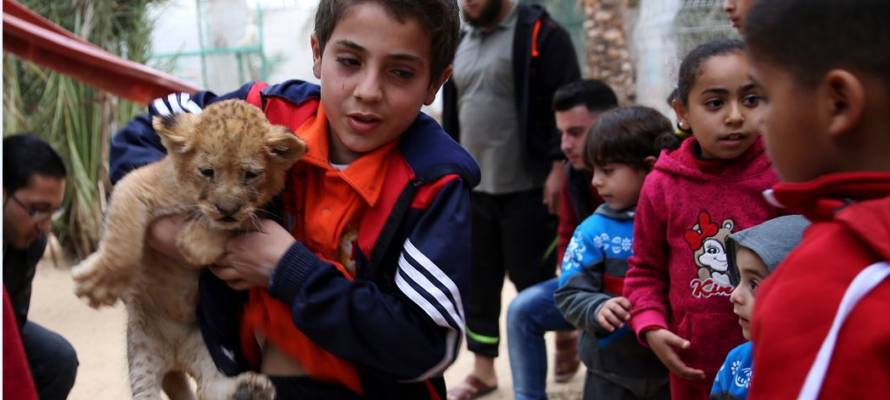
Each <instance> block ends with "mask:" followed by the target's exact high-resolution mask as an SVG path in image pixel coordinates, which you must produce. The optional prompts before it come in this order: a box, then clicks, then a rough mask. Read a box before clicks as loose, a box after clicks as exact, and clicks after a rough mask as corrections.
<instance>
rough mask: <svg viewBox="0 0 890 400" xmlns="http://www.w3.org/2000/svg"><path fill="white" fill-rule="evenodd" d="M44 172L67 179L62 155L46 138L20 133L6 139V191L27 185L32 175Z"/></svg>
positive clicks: (4, 168) (4, 173)
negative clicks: (45, 140)
mask: <svg viewBox="0 0 890 400" xmlns="http://www.w3.org/2000/svg"><path fill="white" fill-rule="evenodd" d="M34 175H43V176H48V177H51V178H58V179H65V176H66V175H67V173H66V171H65V163H64V162H62V157H59V154H58V153H56V151H55V150H53V148H52V147H50V145H49V144H48V143H46V142H44V141H43V139H40V138H39V137H37V136H36V135H33V134H30V133H20V134H14V135H11V136H7V137H6V138H5V139H3V190H5V191H6V194H7V195H10V196H11V195H12V194H13V193H15V192H16V191H17V190H19V189H21V188H23V187H26V186H28V184H29V182H30V181H31V177H32V176H34Z"/></svg>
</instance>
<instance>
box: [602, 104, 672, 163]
mask: <svg viewBox="0 0 890 400" xmlns="http://www.w3.org/2000/svg"><path fill="white" fill-rule="evenodd" d="M679 144H680V138H678V137H677V136H676V135H675V134H674V130H673V128H672V127H671V121H670V120H669V119H667V117H665V116H664V115H662V114H661V113H660V112H658V111H656V110H655V109H652V108H649V107H644V106H627V107H619V108H616V109H614V110H611V111H608V112H606V113H604V114H603V115H601V116H600V117H599V120H597V122H596V124H594V125H593V128H591V131H590V134H589V135H587V142H586V143H585V144H584V164H585V165H587V167H588V168H591V169H592V167H593V166H603V165H606V164H609V163H619V164H627V165H630V166H631V167H633V168H636V169H638V170H644V171H647V170H649V169H650V167H651V165H650V164H649V163H648V162H646V157H650V156H651V157H658V154H659V153H661V150H662V149H675V148H677V146H678V145H679Z"/></svg>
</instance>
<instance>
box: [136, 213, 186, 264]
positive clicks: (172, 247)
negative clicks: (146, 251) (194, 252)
mask: <svg viewBox="0 0 890 400" xmlns="http://www.w3.org/2000/svg"><path fill="white" fill-rule="evenodd" d="M184 225H185V216H184V215H180V214H176V215H170V216H167V217H163V218H159V219H157V220H155V221H154V222H152V223H151V225H149V226H148V232H147V233H146V235H145V241H146V244H148V246H149V247H151V248H152V249H154V250H155V251H157V252H158V253H161V254H163V255H165V256H167V257H170V258H172V259H173V260H175V261H176V262H178V263H180V264H186V263H187V262H186V260H185V258H184V257H183V256H182V254H181V253H180V252H179V248H178V247H176V236H177V235H178V234H179V231H181V230H182V228H183V226H184Z"/></svg>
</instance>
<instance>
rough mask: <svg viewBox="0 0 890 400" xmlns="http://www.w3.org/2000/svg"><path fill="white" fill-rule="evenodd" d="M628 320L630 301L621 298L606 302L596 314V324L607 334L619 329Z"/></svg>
mask: <svg viewBox="0 0 890 400" xmlns="http://www.w3.org/2000/svg"><path fill="white" fill-rule="evenodd" d="M628 318H630V300H628V299H627V298H625V297H621V296H618V297H613V298H611V299H609V300H606V302H605V304H603V306H602V307H600V310H599V312H598V313H597V314H596V322H599V324H600V326H602V327H603V328H604V329H606V330H607V331H609V332H614V331H615V330H616V329H618V328H620V327H621V325H624V322H625V321H627V319H628Z"/></svg>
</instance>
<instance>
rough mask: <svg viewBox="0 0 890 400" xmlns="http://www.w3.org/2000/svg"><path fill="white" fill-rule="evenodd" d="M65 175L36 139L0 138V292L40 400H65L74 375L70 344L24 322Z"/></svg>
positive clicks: (55, 156) (53, 154)
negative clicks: (4, 294)
mask: <svg viewBox="0 0 890 400" xmlns="http://www.w3.org/2000/svg"><path fill="white" fill-rule="evenodd" d="M65 175H66V171H65V164H64V163H63V162H62V158H61V157H59V155H58V154H57V153H56V152H55V151H54V150H53V149H52V147H50V146H49V144H47V143H46V142H44V141H43V140H41V139H40V138H38V137H37V136H34V135H32V134H19V135H12V136H9V137H7V138H5V139H3V287H4V288H5V290H6V291H7V292H8V293H9V298H10V300H11V303H12V307H13V310H14V313H15V318H16V322H17V323H18V328H19V330H20V331H21V338H22V344H23V345H24V349H25V355H26V357H27V359H28V365H29V366H30V369H31V375H32V376H33V378H34V384H35V386H36V387H37V391H38V392H39V394H40V399H41V400H46V399H65V398H67V397H68V393H69V392H70V391H71V387H72V386H73V385H74V379H75V377H76V376H77V366H78V361H77V353H76V352H75V351H74V348H73V347H72V346H71V344H70V343H69V342H68V341H67V340H65V338H63V337H62V336H61V335H59V334H58V333H55V332H53V331H50V330H49V329H46V328H44V327H43V326H40V325H38V324H37V323H35V322H34V321H29V320H28V309H29V307H30V305H31V283H32V282H33V280H34V273H35V268H36V266H37V262H38V261H39V260H40V257H41V256H42V255H43V251H44V249H45V248H46V243H47V238H46V234H47V233H49V230H50V225H51V223H52V219H53V218H52V217H53V214H54V213H56V212H57V211H58V210H59V207H60V205H61V204H62V199H63V198H64V193H65Z"/></svg>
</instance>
